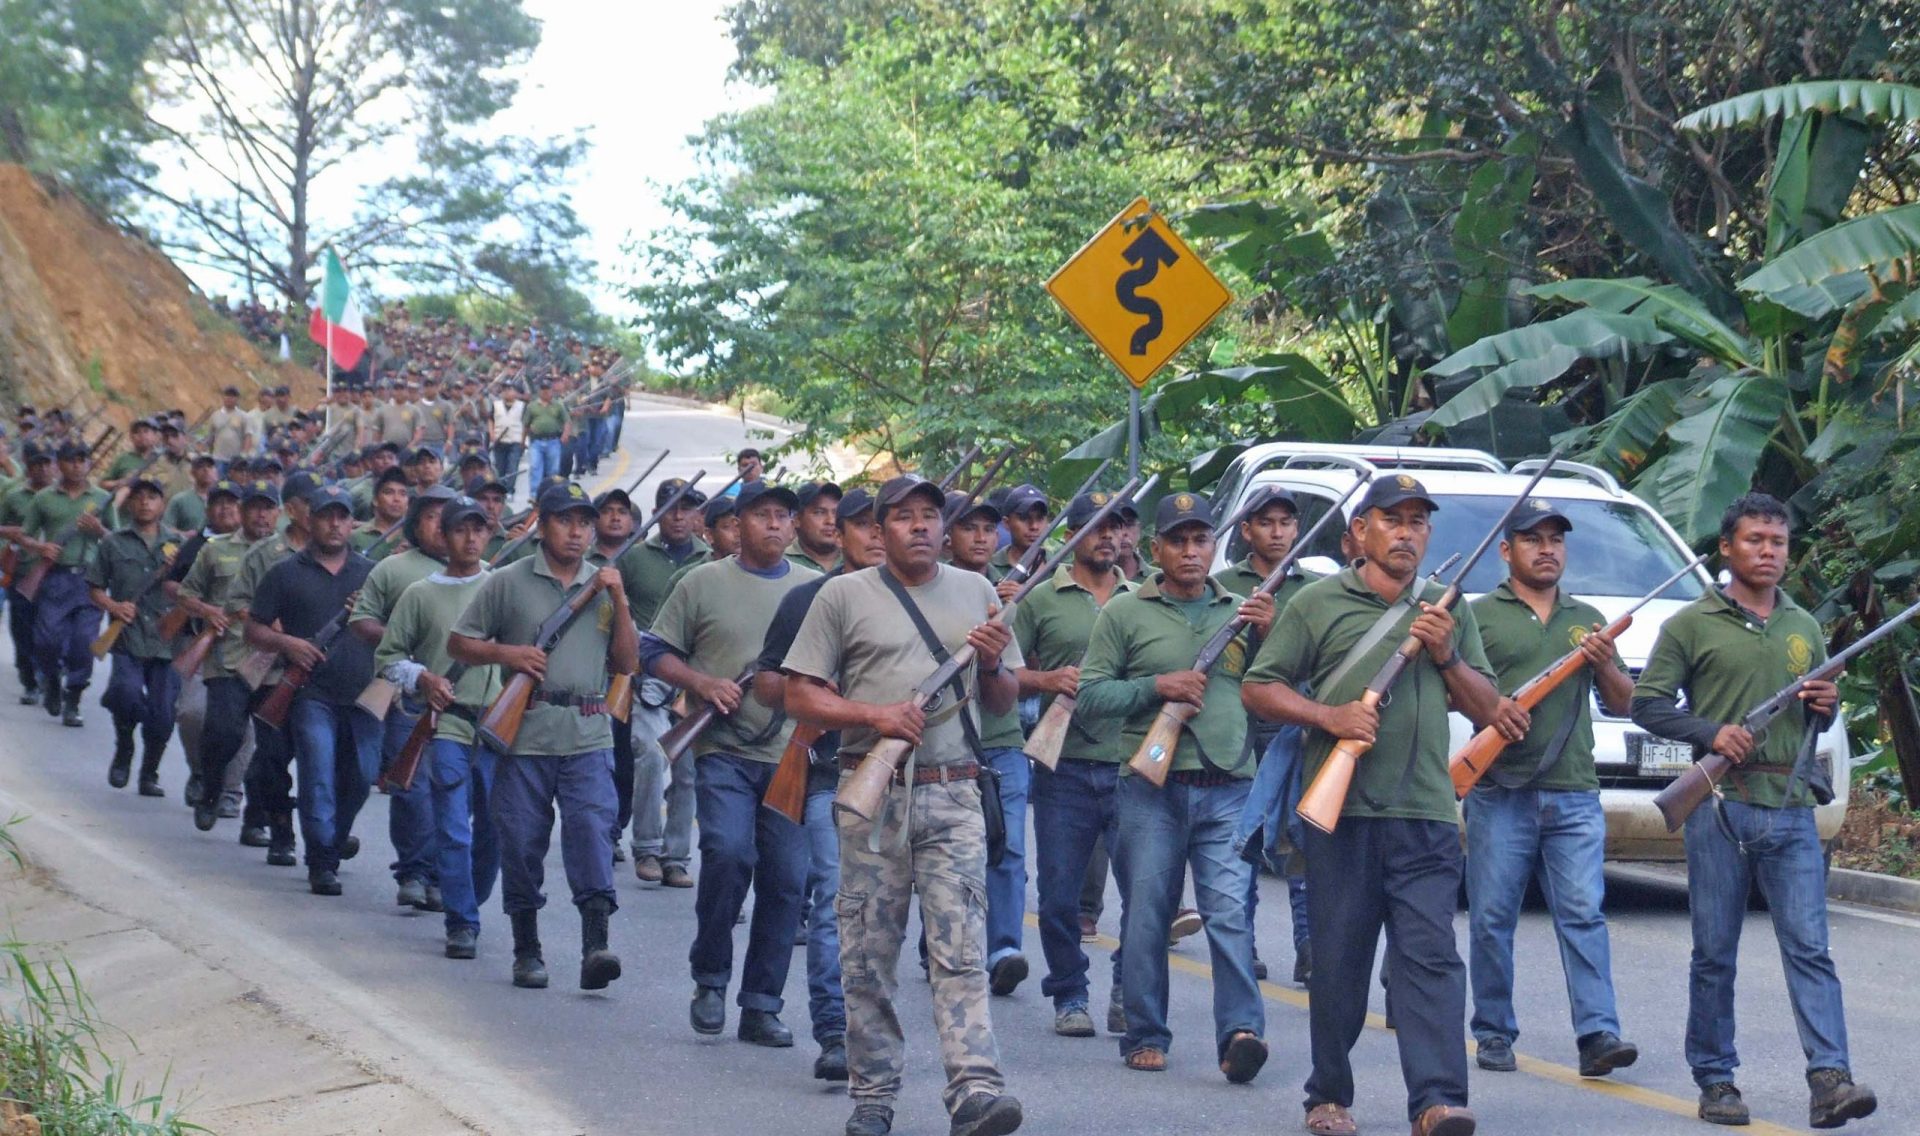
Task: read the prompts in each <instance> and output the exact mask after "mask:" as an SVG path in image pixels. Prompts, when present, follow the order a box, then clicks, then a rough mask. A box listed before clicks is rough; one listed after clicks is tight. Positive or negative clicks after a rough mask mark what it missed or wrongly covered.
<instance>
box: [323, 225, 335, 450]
mask: <svg viewBox="0 0 1920 1136" xmlns="http://www.w3.org/2000/svg"><path fill="white" fill-rule="evenodd" d="M329 251H331V250H329ZM320 314H321V316H323V317H324V316H326V314H327V278H326V273H325V272H324V271H322V273H321V276H320ZM322 378H323V379H324V380H325V382H324V383H323V384H322V387H321V390H322V394H323V396H324V398H325V400H326V404H327V429H328V430H332V429H333V320H332V319H328V320H327V373H326V374H325V375H324V376H322Z"/></svg>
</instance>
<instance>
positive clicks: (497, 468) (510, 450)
mask: <svg viewBox="0 0 1920 1136" xmlns="http://www.w3.org/2000/svg"><path fill="white" fill-rule="evenodd" d="M526 452H527V447H526V446H525V445H523V444H521V443H519V442H495V443H494V444H493V475H494V476H495V477H497V478H499V479H500V480H501V481H503V482H505V483H506V486H507V496H509V497H511V496H513V491H514V488H515V487H516V486H517V485H518V484H519V483H520V458H521V456H522V455H524V454H525V453H526Z"/></svg>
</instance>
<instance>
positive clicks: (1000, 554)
mask: <svg viewBox="0 0 1920 1136" xmlns="http://www.w3.org/2000/svg"><path fill="white" fill-rule="evenodd" d="M1042 547H1045V546H1044V545H1042ZM1051 554H1052V550H1051V549H1048V550H1047V552H1046V553H1045V554H1043V555H1042V556H1041V559H1042V560H1045V559H1046V557H1047V556H1048V555H1051ZM1015 563H1017V561H1015V559H1014V557H1013V546H1012V545H1011V544H1003V545H1001V546H1000V547H999V548H998V549H997V550H995V552H994V554H993V555H992V556H990V557H988V558H987V579H989V580H992V581H993V582H994V583H996V584H997V583H999V582H1000V581H1002V580H1004V579H1006V578H1007V577H1008V575H1010V574H1011V573H1012V572H1013V566H1014V564H1015Z"/></svg>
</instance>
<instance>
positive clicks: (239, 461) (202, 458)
mask: <svg viewBox="0 0 1920 1136" xmlns="http://www.w3.org/2000/svg"><path fill="white" fill-rule="evenodd" d="M187 464H188V465H219V464H220V459H219V458H216V457H214V456H213V455H212V454H194V455H193V456H192V457H190V458H188V459H187ZM252 464H253V463H252V462H250V461H248V460H247V459H246V458H235V459H233V460H232V461H230V462H228V463H227V468H229V469H231V468H233V467H234V466H239V467H240V468H241V469H246V468H248V467H250V466H251V465H252Z"/></svg>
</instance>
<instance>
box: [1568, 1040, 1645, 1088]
mask: <svg viewBox="0 0 1920 1136" xmlns="http://www.w3.org/2000/svg"><path fill="white" fill-rule="evenodd" d="M1638 1060H1640V1047H1639V1046H1637V1045H1635V1044H1633V1043H1632V1042H1631V1041H1622V1040H1620V1035H1619V1034H1617V1033H1614V1032H1613V1031H1611V1030H1602V1031H1600V1032H1599V1033H1594V1034H1588V1035H1587V1036H1586V1037H1583V1038H1581V1039H1580V1075H1581V1076H1582V1077H1604V1076H1606V1075H1607V1074H1608V1073H1611V1072H1613V1071H1614V1070H1615V1069H1625V1068H1626V1067H1627V1066H1629V1065H1631V1064H1633V1063H1634V1062H1635V1061H1638Z"/></svg>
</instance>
